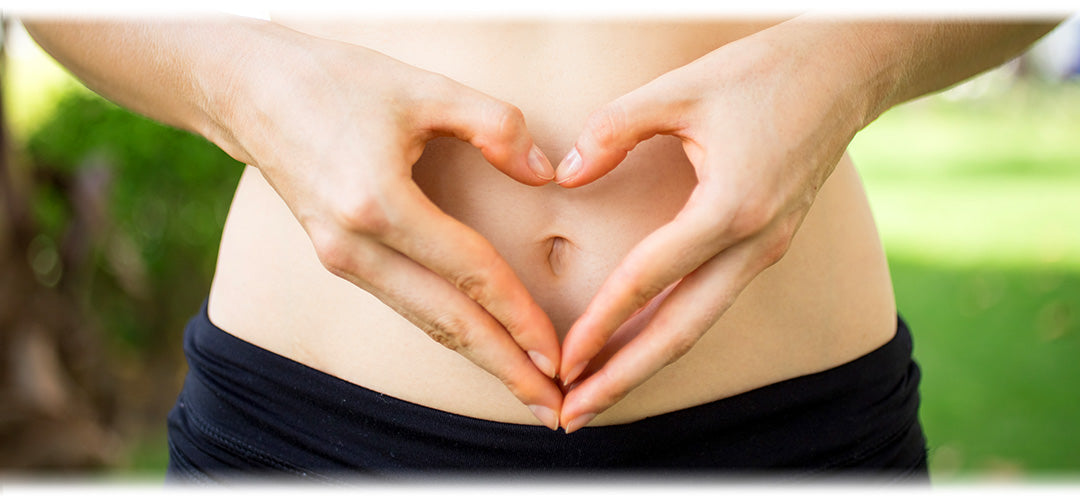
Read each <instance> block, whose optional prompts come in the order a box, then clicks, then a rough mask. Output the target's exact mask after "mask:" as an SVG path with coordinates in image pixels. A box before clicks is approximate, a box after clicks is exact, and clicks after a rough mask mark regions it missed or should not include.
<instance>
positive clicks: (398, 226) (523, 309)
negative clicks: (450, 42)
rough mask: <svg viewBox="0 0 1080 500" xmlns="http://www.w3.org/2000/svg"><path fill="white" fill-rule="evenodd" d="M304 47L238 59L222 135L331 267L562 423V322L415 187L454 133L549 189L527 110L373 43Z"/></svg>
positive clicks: (548, 420) (547, 419) (507, 169)
mask: <svg viewBox="0 0 1080 500" xmlns="http://www.w3.org/2000/svg"><path fill="white" fill-rule="evenodd" d="M294 45H299V47H298V49H299V51H298V52H292V51H289V52H286V53H285V54H281V53H271V51H269V50H262V51H255V52H253V53H251V54H250V55H247V56H245V57H243V58H238V60H240V61H242V62H241V63H240V65H239V68H238V75H240V76H239V77H238V78H237V79H236V80H234V81H233V83H232V84H231V85H230V88H229V92H228V93H227V95H226V96H225V97H223V101H224V102H225V103H226V106H224V107H223V113H222V115H221V118H220V120H219V122H220V123H223V124H224V126H223V127H221V129H220V130H219V131H218V133H219V134H220V135H219V136H218V137H211V139H212V140H214V142H216V143H217V144H218V145H219V146H222V147H223V149H225V150H226V151H227V152H228V153H229V154H231V155H232V156H234V157H235V158H237V159H239V160H241V161H245V162H247V163H249V164H251V165H254V166H256V167H257V168H258V169H259V171H260V172H261V173H262V175H263V176H264V177H265V178H266V180H267V181H268V182H269V183H270V184H271V185H272V186H273V188H274V189H275V190H276V191H277V193H278V194H279V195H280V196H281V197H282V198H283V199H284V201H285V202H286V204H288V206H289V208H290V209H291V210H292V213H293V214H294V215H295V216H296V218H297V220H299V222H300V224H301V225H302V226H303V228H304V230H305V231H306V232H307V234H308V236H309V237H310V238H311V242H312V244H313V245H314V248H315V252H316V254H317V255H318V257H319V260H320V261H321V262H322V264H323V265H324V266H325V267H326V268H327V269H328V270H330V272H332V273H334V274H335V275H337V276H340V277H342V278H344V279H346V280H348V281H350V282H352V283H354V284H355V285H357V286H359V287H360V288H363V289H364V290H367V291H368V292H370V293H371V294H373V295H374V296H376V297H377V298H378V299H379V300H381V301H382V302H384V303H385V304H387V305H388V306H390V307H392V308H393V309H394V310H395V311H397V312H398V313H399V314H401V315H402V316H404V317H405V318H407V319H408V320H409V321H411V322H412V323H413V324H415V325H416V326H418V327H419V328H421V329H422V330H423V331H425V332H426V333H427V334H428V335H430V336H431V338H433V339H434V340H436V341H438V342H439V343H440V344H443V345H444V346H446V347H448V348H450V349H453V350H455V351H457V352H458V353H460V354H461V355H463V356H465V357H466V358H468V359H469V360H471V361H472V362H473V363H475V364H476V365H478V366H480V367H481V368H483V369H485V370H486V371H488V372H490V373H491V374H492V375H494V376H496V377H498V378H499V380H501V381H502V382H503V383H504V384H505V385H506V386H507V387H508V388H509V389H510V391H511V392H512V393H513V394H514V395H515V396H516V397H517V398H518V399H519V400H521V401H522V402H523V403H525V404H526V405H527V406H529V408H530V409H531V410H532V411H533V413H534V414H535V415H536V416H537V418H539V419H540V420H541V421H542V422H543V423H544V424H545V425H546V426H548V427H550V428H552V429H555V428H557V426H558V420H557V416H558V414H559V411H560V408H561V405H562V393H561V392H560V391H559V389H558V387H557V386H556V385H555V383H554V382H553V380H552V378H553V377H554V375H555V370H556V369H557V367H558V366H559V361H560V360H559V355H560V346H559V342H558V338H557V336H556V334H555V330H554V328H553V326H552V323H551V321H550V320H549V319H548V317H547V315H546V314H545V313H544V312H543V311H542V310H541V309H540V307H539V306H538V305H537V304H536V302H535V301H534V300H533V299H532V297H531V296H530V295H529V293H528V292H527V291H526V289H525V287H524V285H523V284H522V283H521V281H520V280H519V279H518V278H517V276H516V275H515V273H514V271H513V270H512V269H511V268H510V266H509V265H508V264H507V263H506V262H505V261H504V260H503V258H502V257H501V256H500V255H499V254H498V252H497V251H496V250H495V248H494V247H493V246H492V245H491V244H490V243H489V242H488V241H487V240H486V239H484V238H483V237H482V236H481V235H480V234H478V233H477V232H476V231H474V230H472V229H471V228H469V227H467V226H466V225H465V224H463V223H461V222H459V221H458V220H456V219H454V218H452V217H450V216H448V215H446V214H445V213H443V212H442V211H441V210H439V208H438V207H436V206H435V204H434V203H432V202H431V201H430V200H429V199H428V198H427V197H426V196H425V195H424V193H423V192H422V191H421V190H420V188H419V187H418V186H417V185H416V184H415V183H414V182H413V180H412V165H413V164H414V163H415V162H416V161H417V160H418V159H419V157H420V155H421V153H422V152H423V150H424V145H425V143H426V142H427V141H428V140H430V139H432V138H434V137H437V136H453V137H457V138H459V139H461V140H464V141H467V142H469V143H470V144H472V145H473V146H475V147H477V148H478V149H479V150H480V151H481V153H482V154H483V155H484V158H486V159H487V161H488V162H489V163H491V164H492V165H493V166H495V168H498V169H499V170H501V171H503V172H504V173H506V174H507V175H509V176H510V177H512V178H514V179H516V180H518V181H519V182H522V183H525V184H528V185H532V186H539V185H543V184H545V183H547V182H548V181H550V180H551V179H553V178H554V169H553V168H552V167H551V164H550V163H549V162H548V160H547V159H546V158H545V157H544V155H543V153H541V152H540V150H539V149H538V148H537V147H536V146H535V145H534V143H533V140H532V138H531V137H530V135H529V133H528V130H527V129H526V126H525V120H524V118H523V115H522V113H521V111H520V110H518V109H517V108H516V107H514V106H512V105H509V104H507V103H504V102H502V101H499V100H497V99H494V98H492V97H490V96H488V95H485V94H483V93H481V92H479V91H476V90H473V89H471V88H468V87H466V86H464V85H462V84H460V83H458V82H455V81H453V80H451V79H449V78H446V77H444V76H441V75H438V74H435V73H431V72H427V71H423V70H420V69H418V68H415V67H412V66H409V65H407V64H404V63H402V62H400V61H397V60H395V59H392V58H390V57H388V56H386V55H383V54H380V53H378V52H375V51H371V50H368V49H364V48H362V47H358V46H354V45H350V44H346V43H339V42H333V41H328V40H321V39H314V38H311V39H308V40H307V41H306V42H305V43H301V44H294ZM296 55H299V56H300V57H293V56H296ZM223 95H224V94H223Z"/></svg>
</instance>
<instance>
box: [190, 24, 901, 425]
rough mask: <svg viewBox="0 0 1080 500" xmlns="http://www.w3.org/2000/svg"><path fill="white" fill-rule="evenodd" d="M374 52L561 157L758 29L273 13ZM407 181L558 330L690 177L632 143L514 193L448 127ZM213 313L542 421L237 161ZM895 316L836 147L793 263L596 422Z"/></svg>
mask: <svg viewBox="0 0 1080 500" xmlns="http://www.w3.org/2000/svg"><path fill="white" fill-rule="evenodd" d="M286 24H288V25H290V26H292V27H293V28H295V29H298V30H300V31H304V32H308V33H311V34H314V35H317V36H321V37H325V38H335V39H340V40H344V41H348V42H352V43H356V44H358V45H363V46H365V47H368V48H371V49H375V50H378V51H380V52H383V53H385V54H387V55H390V56H392V57H395V58H397V59H399V60H401V61H404V62H406V63H409V64H412V65H414V66H417V67H420V68H424V69H427V70H431V71H435V72H438V73H442V74H444V75H446V76H448V77H450V78H453V79H455V80H457V81H459V82H461V83H463V84H465V85H468V86H471V87H473V88H476V89H478V90H480V91H483V92H485V93H487V94H489V95H492V96H494V97H496V98H499V99H502V100H504V101H506V102H509V103H512V104H514V105H516V106H518V107H519V108H521V110H522V111H523V112H524V114H525V117H526V121H527V123H528V127H529V130H530V132H531V133H532V135H533V137H534V139H535V140H536V143H537V145H539V146H540V148H541V149H543V151H544V152H545V154H546V155H547V156H548V157H549V158H551V159H552V160H553V162H557V161H558V159H559V158H562V156H563V155H565V154H566V153H567V152H568V151H569V149H570V148H571V147H572V146H573V144H574V141H575V139H576V137H577V135H578V132H579V131H580V129H581V127H582V125H583V123H584V121H585V118H586V117H587V116H588V114H589V113H590V112H591V111H593V110H594V109H596V108H597V107H599V106H601V105H603V104H605V103H606V102H608V101H610V100H612V99H614V98H616V97H618V96H620V95H622V94H624V93H626V92H628V91H630V90H633V89H634V88H636V87H639V86H641V85H642V84H645V83H646V82H648V81H649V80H651V79H653V78H655V77H657V76H659V75H660V74H662V73H665V72H667V71H669V70H671V69H674V68H676V67H679V66H681V65H684V64H686V63H688V62H690V61H692V60H694V59H696V58H698V57H700V56H702V55H704V54H705V53H707V52H709V51H711V50H713V49H715V48H717V47H720V46H721V45H723V44H725V43H727V42H730V41H732V40H735V39H738V38H741V37H743V36H746V35H748V34H750V33H753V32H755V31H758V30H760V29H762V28H764V27H766V26H767V25H769V24H770V23H749V22H739V23H725V24H721V23H713V24H706V23H697V24H686V23H674V22H673V23H629V22H612V23H603V24H600V23H582V22H578V23H565V22H552V23H543V22H537V23H511V22H503V23H492V24H486V25H467V24H461V23H448V22H437V23H435V22H433V23H430V24H422V23H411V24H405V23H400V24H395V23H389V22H385V21H384V22H379V23H371V24H356V23H352V24H350V23H345V22H335V23H319V22H312V21H310V20H305V21H303V22H300V21H297V22H292V23H286ZM414 179H415V180H416V182H417V183H418V184H419V185H420V186H421V188H423V189H424V191H425V192H426V193H427V194H428V196H429V197H430V198H431V199H432V200H433V201H434V202H435V203H436V204H437V205H438V206H440V207H441V208H442V209H443V210H444V211H446V212H447V213H448V214H450V215H452V216H454V217H456V218H458V219H459V220H461V221H463V222H465V223H466V224H468V225H469V226H471V227H473V228H474V229H476V230H477V231H478V232H480V233H481V234H482V235H484V236H485V237H486V238H488V239H489V240H490V241H491V242H492V244H493V245H494V246H495V248H496V249H498V250H499V252H500V253H501V254H502V255H503V257H504V258H505V259H506V260H507V262H509V264H510V265H511V266H512V267H513V268H514V270H515V271H516V272H517V273H518V276H519V277H520V278H521V280H522V282H523V283H524V284H525V286H526V287H527V288H528V290H529V292H530V293H531V294H532V295H533V297H534V298H535V299H536V301H537V303H538V304H539V305H540V306H541V307H542V308H543V309H544V310H545V311H546V312H547V313H548V315H549V316H550V317H551V319H552V321H553V322H554V324H555V326H556V329H557V330H558V331H559V333H560V335H561V334H565V331H566V329H567V328H569V326H570V324H571V323H572V322H573V321H574V319H575V318H576V317H577V316H578V315H579V314H580V313H581V312H582V311H583V310H584V308H585V306H586V305H587V304H588V302H589V300H590V298H591V297H592V295H593V293H594V292H595V291H596V290H597V288H598V287H599V286H600V284H601V282H602V281H603V279H604V278H605V276H607V274H608V273H609V272H610V271H611V270H612V269H613V268H614V267H615V265H616V264H617V263H618V262H619V261H620V259H621V258H622V257H623V256H624V255H626V253H627V252H628V251H629V250H630V248H631V247H632V246H633V245H634V244H635V243H637V242H638V241H640V240H641V239H642V238H643V237H644V236H645V235H646V234H648V233H649V232H650V231H652V230H654V229H656V228H657V227H659V226H660V225H662V224H664V223H665V222H667V221H668V220H670V219H671V218H672V217H673V216H674V214H675V213H676V212H677V211H678V210H679V208H680V207H681V206H682V204H683V203H684V202H685V200H686V197H687V196H688V194H689V192H690V190H691V189H693V187H694V185H695V183H696V178H695V176H694V173H693V170H692V168H691V166H690V164H689V162H688V161H687V159H686V157H685V155H684V154H683V152H682V148H681V146H680V144H679V142H678V141H677V140H675V139H673V138H670V137H658V138H654V139H651V140H649V141H647V142H645V143H643V144H641V145H639V146H638V147H637V148H636V149H635V150H634V151H633V152H631V154H630V156H629V157H628V158H627V160H626V161H625V162H623V164H622V165H621V166H620V167H618V168H617V169H616V170H615V171H613V172H612V173H610V174H609V175H607V176H605V177H604V178H602V179H600V180H599V181H596V182H595V183H593V184H591V185H588V186H585V187H581V188H576V189H565V188H562V187H560V186H558V185H555V184H549V185H546V186H543V187H540V188H534V187H528V186H525V185H522V184H519V183H516V182H515V181H513V180H511V179H510V178H508V177H506V176H505V175H503V174H502V173H500V172H498V171H497V170H495V169H494V168H493V167H491V166H490V165H488V164H486V162H485V161H484V160H483V158H482V157H481V156H480V155H479V153H478V152H476V151H475V150H473V149H471V147H470V146H468V145H466V144H464V143H461V142H458V141H456V140H451V139H439V140H436V141H433V142H432V143H429V145H428V148H427V149H426V151H425V153H424V156H423V157H422V158H421V160H420V162H419V163H418V164H417V165H416V167H415V168H414ZM209 313H210V318H211V320H212V321H213V322H214V323H215V324H216V325H218V326H219V327H221V328H222V329H224V330H226V331H228V332H230V333H232V334H233V335H236V336H237V337H240V338H242V339H245V340H247V341H249V342H251V343H254V344H256V345H259V346H261V347H263V348H265V349H268V350H270V351H273V352H276V353H278V354H281V355H283V356H286V357H288V358H291V359H294V360H296V361H299V362H301V363H304V364H306V365H308V366H311V367H314V368H316V369H319V370H321V371H324V372H326V373H329V374H331V375H334V376H337V377H340V378H342V379H345V380H347V381H350V382H353V383H355V384H358V385H361V386H364V387H367V388H369V389H372V390H375V391H379V392H382V393H385V394H388V395H390V396H394V397H397V398H400V399H404V400H407V401H411V402H414V403H418V404H422V405H425V406H429V407H433V408H437V409H440V410H444V411H449V412H453V413H458V414H462V415H468V416H472V417H477V418H483V419H489V420H497V421H504V422H514V423H526V424H536V423H537V422H536V420H535V418H534V417H533V416H532V414H531V413H530V412H529V410H528V409H527V408H525V407H524V406H523V405H522V404H521V403H520V402H518V401H517V400H516V399H514V397H513V396H512V395H511V394H510V392H509V391H507V390H506V389H505V388H504V387H503V386H502V385H501V384H500V383H499V381H498V380H496V379H495V378H494V377H492V376H491V375H488V374H487V373H486V372H484V371H483V370H481V369H479V368H478V367H476V366H475V365H472V364H471V363H470V362H468V361H467V360H465V359H464V358H462V357H460V356H459V355H457V354H456V353H454V352H452V351H449V350H447V349H445V348H444V347H442V346H441V345H439V344H438V343H436V342H434V341H433V340H431V339H429V338H428V337H427V336H426V335H425V334H424V333H423V332H422V331H420V330H419V329H418V328H416V327H415V326H413V325H412V324H410V323H409V322H407V321H406V320H405V319H403V318H401V317H400V316H399V315H398V314H396V313H395V312H394V311H392V310H391V309H390V308H388V307H387V306H385V305H384V304H382V303H381V302H379V301H378V300H377V299H375V298H374V297H373V296H371V295H370V294H368V293H367V292H365V291H363V290H361V289H359V288H357V287H355V286H353V285H352V284H350V283H348V282H346V281H344V280H342V279H340V278H337V277H335V276H334V275H332V274H330V273H329V272H328V271H326V270H325V269H324V268H323V267H322V266H321V265H320V263H319V261H318V259H317V258H316V256H315V252H314V250H313V249H312V245H311V243H310V241H309V240H308V239H307V236H306V234H305V233H304V231H303V229H302V228H301V227H300V225H299V223H298V222H297V221H296V219H295V218H293V216H292V214H291V212H290V211H289V210H288V208H287V207H286V206H285V204H284V202H282V201H281V199H280V198H279V197H278V196H277V194H276V193H275V192H274V191H273V190H272V189H271V188H270V187H269V185H268V184H267V183H266V182H265V181H264V180H263V178H262V176H261V175H260V173H259V172H258V170H256V169H254V168H253V167H248V168H247V170H246V171H245V173H244V175H243V177H242V178H241V181H240V185H239V187H238V189H237V192H236V197H235V199H234V201H233V205H232V209H231V211H230V213H229V218H228V221H227V222H226V225H225V229H224V233H223V236H222V242H221V250H220V254H219V257H218V267H217V273H216V275H215V278H214V284H213V287H212V290H211V294H210V303H209ZM895 327H896V312H895V306H894V299H893V295H892V286H891V283H890V280H889V274H888V269H887V266H886V262H885V257H884V254H883V251H882V249H881V245H880V241H879V239H878V236H877V232H876V229H875V226H874V222H873V219H872V217H871V214H870V210H869V207H868V205H867V202H866V197H865V194H864V191H863V188H862V185H861V183H860V180H859V178H858V175H857V173H856V171H855V169H854V166H853V165H852V164H851V161H850V159H848V158H847V157H846V156H845V157H844V159H843V160H842V161H841V162H840V164H839V165H838V166H837V168H836V170H835V171H834V173H833V174H832V176H831V177H830V178H829V180H828V181H827V182H826V184H825V185H824V186H823V188H822V189H821V191H820V193H819V195H818V197H817V200H816V202H815V204H814V206H813V207H812V209H811V210H810V213H809V214H808V215H807V217H806V220H805V222H804V223H803V225H802V227H801V229H800V231H799V233H798V234H797V235H796V237H795V239H794V241H793V242H792V245H791V247H790V249H789V251H788V253H787V255H786V256H785V257H784V258H783V259H782V260H781V261H780V262H779V263H777V264H776V265H774V266H773V267H771V268H769V269H767V270H766V271H765V272H763V273H762V274H761V275H760V276H759V277H758V278H757V279H756V280H755V281H753V282H752V283H751V284H750V286H749V287H748V288H747V289H746V290H745V291H744V292H743V293H742V295H741V296H740V297H739V299H738V300H737V301H736V303H735V305H734V306H733V307H732V308H731V309H730V310H729V311H728V312H727V313H726V314H724V315H723V317H721V319H720V320H719V321H718V322H717V323H716V325H714V326H713V327H712V328H711V329H710V330H709V331H708V332H707V333H706V334H705V336H704V337H703V338H702V339H701V340H700V341H699V342H698V344H697V345H696V346H695V347H694V348H693V349H692V350H691V351H690V353H689V354H687V355H686V356H684V357H683V358H681V359H680V360H678V361H677V362H675V363H673V364H672V365H670V366H668V367H666V368H665V369H664V370H662V371H661V372H660V373H659V374H657V375H656V376H655V377H653V378H652V379H650V380H649V381H647V382H646V383H645V384H644V385H642V386H641V387H639V388H638V389H636V390H635V391H633V392H632V393H631V394H630V395H629V396H627V397H626V399H624V400H623V401H621V402H620V403H618V404H616V405H615V406H614V407H612V408H611V409H610V410H609V411H607V412H605V413H603V414H601V415H600V416H599V417H597V418H596V420H594V421H593V423H592V424H591V425H608V424H614V423H623V422H630V421H634V420H638V419H641V418H644V417H647V416H650V415H655V414H659V413H664V412H669V411H674V410H677V409H681V408H686V407H689V406H694V405H697V404H702V403H705V402H709V401H714V400H717V399H721V398H724V397H728V396H731V395H734V394H738V393H741V392H745V391H748V390H751V389H754V388H758V387H761V386H764V385H768V384H770V383H774V382H778V381H781V380H785V379H789V378H792V377H796V376H799V375H804V374H808V373H814V372H818V371H821V370H824V369H827V368H830V367H833V366H837V365H840V364H843V363H845V362H847V361H850V360H853V359H855V358H857V357H859V356H861V355H862V354H865V353H867V352H869V351H871V350H873V349H875V348H876V347H878V346H880V345H882V344H884V343H885V342H887V341H888V340H889V339H890V338H891V337H892V335H893V333H894V331H895Z"/></svg>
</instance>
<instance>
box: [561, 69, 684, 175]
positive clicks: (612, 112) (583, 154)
mask: <svg viewBox="0 0 1080 500" xmlns="http://www.w3.org/2000/svg"><path fill="white" fill-rule="evenodd" d="M672 95H675V94H674V93H673V92H671V91H670V90H669V89H668V88H667V86H666V85H665V84H664V83H663V82H662V81H660V80H655V81H653V82H651V83H649V84H648V85H646V86H644V87H641V88H638V89H637V90H634V91H633V92H630V93H629V94H626V95H623V96H622V97H619V98H618V99H616V100H614V101H612V102H610V103H608V104H607V105H605V106H603V107H601V108H600V109H598V110H596V111H594V112H593V113H592V114H591V115H589V118H588V119H586V120H585V126H584V129H583V130H582V132H581V135H580V136H578V139H577V142H576V143H575V145H574V148H573V149H572V150H570V152H569V153H568V154H567V155H566V157H565V158H563V160H562V161H561V162H559V166H558V168H556V170H555V182H557V183H559V185H561V186H563V187H578V186H581V185H584V184H588V183H590V182H592V181H594V180H596V179H598V178H600V177H601V176H603V175H604V174H606V173H608V172H610V171H611V170H612V169H614V168H615V167H616V166H617V165H618V164H619V163H620V162H622V161H623V159H625V158H626V155H627V153H629V152H630V151H631V150H632V149H634V147H635V146H637V145H638V143H640V142H641V141H644V140H646V139H648V138H650V137H652V136H654V135H657V134H677V132H678V131H679V130H681V129H682V128H684V126H685V123H684V119H685V110H686V106H685V105H684V103H682V102H681V101H679V100H678V99H674V98H672V97H671V96H672Z"/></svg>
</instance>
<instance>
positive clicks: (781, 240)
mask: <svg viewBox="0 0 1080 500" xmlns="http://www.w3.org/2000/svg"><path fill="white" fill-rule="evenodd" d="M789 248H791V238H790V237H789V236H788V235H787V234H786V233H783V234H781V236H780V237H777V238H773V239H772V241H769V242H768V244H766V246H765V250H764V252H763V253H762V260H763V261H764V264H765V267H768V266H771V265H773V264H776V263H777V262H780V259H782V258H784V255H787V251H788V249H789Z"/></svg>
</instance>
